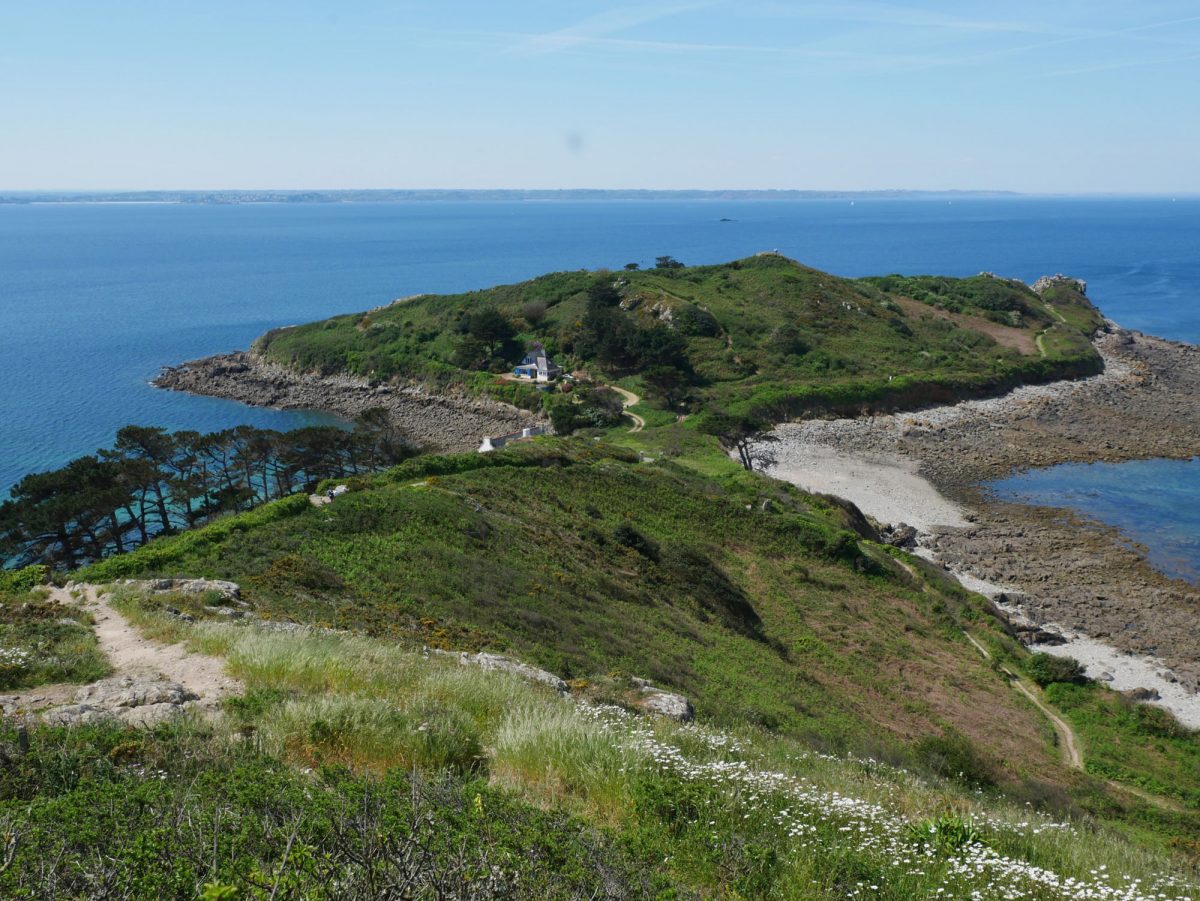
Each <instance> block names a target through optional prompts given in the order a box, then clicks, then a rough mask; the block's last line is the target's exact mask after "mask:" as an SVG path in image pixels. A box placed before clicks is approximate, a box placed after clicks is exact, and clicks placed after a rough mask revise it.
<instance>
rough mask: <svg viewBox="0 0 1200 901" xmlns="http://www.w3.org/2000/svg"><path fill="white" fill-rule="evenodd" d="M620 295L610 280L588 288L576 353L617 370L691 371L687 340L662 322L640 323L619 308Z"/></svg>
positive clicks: (596, 283) (593, 284)
mask: <svg viewBox="0 0 1200 901" xmlns="http://www.w3.org/2000/svg"><path fill="white" fill-rule="evenodd" d="M620 303H621V295H620V293H619V292H618V291H617V289H616V287H615V286H614V285H613V283H612V282H611V281H610V280H609V279H605V278H600V279H597V280H596V281H594V282H593V283H592V284H591V286H590V287H589V288H588V292H587V308H586V310H585V312H584V314H583V320H582V321H581V323H580V328H579V333H578V335H577V337H576V339H575V350H576V352H577V353H578V354H579V355H580V356H582V357H584V358H586V359H592V360H595V361H596V362H597V363H599V364H600V365H601V366H602V367H604V368H606V369H610V370H614V371H632V370H637V369H646V368H649V367H652V366H670V367H674V368H675V369H678V370H680V371H681V372H684V373H690V372H691V365H690V363H689V361H688V358H687V342H686V341H685V340H684V338H683V337H682V336H681V335H679V334H678V333H677V332H676V331H675V330H674V329H671V328H669V327H668V326H666V325H663V324H661V323H659V324H654V325H649V326H640V325H638V323H637V322H636V321H635V320H634V319H633V318H632V317H630V316H627V315H625V313H624V312H623V311H622V310H621V308H620Z"/></svg>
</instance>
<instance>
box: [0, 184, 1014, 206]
mask: <svg viewBox="0 0 1200 901" xmlns="http://www.w3.org/2000/svg"><path fill="white" fill-rule="evenodd" d="M1022 196H1026V195H1022V194H1019V193H1017V192H1015V191H987V190H947V191H905V190H899V189H896V190H880V191H803V190H774V189H772V190H747V189H730V190H677V191H658V190H649V189H627V190H621V189H614V190H608V189H586V188H570V189H562V190H555V189H536V188H531V189H499V188H498V189H473V188H452V189H413V190H407V189H364V190H327V191H326V190H317V191H305V190H295V191H271V190H262V191H251V190H228V191H0V204H10V205H11V204H18V205H28V204H35V203H38V204H48V203H73V204H78V203H182V204H241V203H413V202H426V203H428V202H438V201H440V202H446V201H451V202H474V203H480V202H489V201H495V202H509V203H511V202H513V201H555V200H558V201H564V200H566V201H584V200H597V201H608V200H611V201H629V200H717V201H721V200H724V201H730V200H742V201H745V200H792V201H795V200H921V199H930V200H938V199H952V200H953V199H964V200H965V199H973V198H980V199H992V200H994V199H999V198H1008V197H1012V198H1016V197H1022Z"/></svg>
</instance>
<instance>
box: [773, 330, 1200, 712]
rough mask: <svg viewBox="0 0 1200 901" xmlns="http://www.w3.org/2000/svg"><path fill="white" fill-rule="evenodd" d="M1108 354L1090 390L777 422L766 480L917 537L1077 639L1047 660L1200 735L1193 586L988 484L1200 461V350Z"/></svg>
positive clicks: (1124, 340) (964, 576)
mask: <svg viewBox="0 0 1200 901" xmlns="http://www.w3.org/2000/svg"><path fill="white" fill-rule="evenodd" d="M1097 346H1098V347H1099V349H1100V350H1101V352H1102V353H1103V354H1104V356H1105V360H1106V369H1105V372H1104V373H1102V374H1100V375H1097V376H1093V377H1091V378H1088V379H1082V380H1078V381H1072V382H1059V383H1053V384H1049V385H1040V386H1031V387H1025V388H1020V389H1017V390H1016V391H1013V392H1011V393H1009V394H1007V395H1004V396H1003V397H998V398H992V399H988V400H981V401H969V402H965V403H961V404H956V405H953V406H944V407H935V408H931V409H927V410H922V411H919V412H913V413H900V414H894V415H885V416H873V417H864V418H861V419H841V420H809V421H805V422H798V423H789V424H785V425H781V426H779V427H778V428H777V429H776V430H775V432H774V433H773V436H774V439H775V440H774V441H772V442H771V444H770V453H771V454H772V455H773V456H774V457H775V459H776V464H775V465H774V466H772V467H771V468H770V469H769V470H768V472H769V473H770V474H771V475H774V476H775V477H777V478H781V479H784V480H786V481H789V482H792V483H794V484H796V485H798V486H800V487H802V488H804V489H806V490H809V491H818V492H824V493H830V494H836V495H839V496H842V497H845V498H847V499H849V500H851V501H853V502H854V503H855V504H856V505H857V506H858V507H859V508H860V509H862V510H863V512H864V513H866V514H867V515H868V516H870V517H872V518H874V519H875V520H877V521H878V522H880V523H881V524H891V525H896V524H899V523H905V524H907V525H909V526H912V527H914V528H915V529H917V531H918V533H919V539H918V541H919V545H920V546H919V547H918V548H917V550H918V552H919V553H921V554H922V556H927V557H929V558H930V559H933V560H936V561H937V562H939V563H941V564H942V565H944V566H946V567H947V568H948V569H949V570H950V571H952V572H953V573H955V574H956V575H957V576H958V577H959V579H960V581H962V582H963V584H964V585H965V586H966V587H967V588H969V589H971V590H973V591H978V592H980V593H983V594H986V595H988V596H991V597H993V598H998V599H1000V601H1001V602H1002V603H1001V606H1002V608H1003V609H1005V610H1006V612H1007V613H1008V614H1009V615H1010V616H1011V617H1012V618H1013V619H1014V621H1017V622H1024V623H1028V624H1032V625H1036V626H1039V627H1041V628H1042V629H1044V630H1046V631H1048V632H1052V633H1057V634H1059V635H1061V636H1062V637H1063V638H1064V639H1066V643H1065V644H1055V645H1047V646H1038V649H1039V650H1044V651H1047V652H1049V653H1056V654H1063V655H1067V656H1072V657H1075V658H1076V659H1078V660H1080V662H1082V663H1084V664H1085V665H1086V666H1087V671H1088V675H1089V676H1091V677H1093V678H1096V679H1098V680H1101V681H1103V682H1105V683H1106V684H1108V685H1110V686H1111V687H1113V688H1115V689H1117V690H1121V691H1127V690H1132V689H1136V688H1143V689H1152V690H1153V691H1155V692H1157V693H1158V695H1159V696H1160V700H1156V701H1152V703H1159V704H1161V705H1162V706H1164V707H1166V708H1168V709H1170V710H1171V711H1172V712H1173V713H1175V715H1176V716H1177V717H1178V718H1179V719H1180V721H1181V722H1183V723H1185V724H1187V725H1189V726H1193V727H1200V694H1198V693H1197V692H1198V691H1200V630H1198V629H1197V628H1196V626H1195V622H1196V614H1197V613H1198V612H1200V594H1198V589H1197V587H1196V586H1193V585H1190V584H1189V583H1186V582H1181V581H1178V580H1171V579H1168V578H1166V577H1165V576H1163V575H1161V574H1160V573H1158V572H1157V571H1155V570H1153V569H1152V568H1151V567H1150V566H1149V565H1148V564H1147V563H1146V561H1145V559H1144V554H1142V553H1141V552H1139V550H1138V549H1137V548H1136V547H1131V546H1130V543H1129V542H1128V541H1127V540H1125V539H1123V537H1122V536H1121V535H1120V534H1119V533H1117V532H1116V530H1115V529H1112V528H1110V527H1108V526H1105V525H1103V524H1101V523H1096V522H1092V521H1089V520H1082V519H1080V518H1078V517H1074V516H1071V515H1066V514H1065V511H1062V510H1055V509H1052V508H1042V507H1027V506H1024V505H1020V504H1007V503H1000V502H998V501H996V500H995V499H994V498H991V497H990V496H988V494H987V493H986V492H985V491H984V490H982V489H981V488H980V487H979V483H980V482H981V481H983V480H986V479H991V478H997V477H1000V476H1003V475H1005V474H1007V473H1009V472H1012V471H1015V470H1019V469H1024V468H1029V467H1031V466H1042V465H1053V464H1056V463H1062V462H1071V461H1079V460H1095V459H1104V460H1109V461H1113V462H1118V461H1121V460H1129V459H1137V458H1144V457H1149V456H1171V457H1189V456H1193V455H1196V454H1198V453H1200V412H1198V411H1197V410H1196V409H1195V407H1196V405H1195V403H1194V400H1193V398H1194V397H1195V396H1198V395H1197V393H1196V391H1197V388H1200V356H1198V355H1197V352H1196V351H1197V349H1196V348H1192V347H1191V346H1188V345H1180V344H1175V343H1173V342H1167V341H1161V340H1159V339H1156V338H1151V337H1148V336H1142V335H1138V334H1136V333H1129V332H1125V331H1123V330H1120V329H1116V328H1112V329H1111V330H1110V333H1109V334H1107V335H1104V336H1102V337H1101V338H1100V339H1099V340H1098V342H1097Z"/></svg>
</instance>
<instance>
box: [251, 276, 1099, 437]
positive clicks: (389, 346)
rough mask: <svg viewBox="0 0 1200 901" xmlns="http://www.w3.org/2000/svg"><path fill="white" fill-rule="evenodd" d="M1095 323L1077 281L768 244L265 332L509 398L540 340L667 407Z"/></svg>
mask: <svg viewBox="0 0 1200 901" xmlns="http://www.w3.org/2000/svg"><path fill="white" fill-rule="evenodd" d="M1048 294H1049V292H1048ZM1060 309H1061V310H1062V311H1064V312H1060V311H1059V310H1060ZM1064 313H1065V315H1064ZM1100 323H1101V319H1100V316H1099V314H1098V312H1097V311H1096V310H1095V308H1093V307H1092V306H1091V304H1090V303H1088V301H1087V299H1086V298H1085V297H1083V296H1082V295H1081V294H1079V293H1078V292H1076V291H1074V290H1072V289H1069V288H1066V287H1057V288H1056V289H1055V297H1054V302H1053V304H1051V303H1049V302H1048V301H1046V300H1044V299H1042V298H1041V297H1039V296H1038V295H1036V294H1034V293H1033V292H1032V291H1031V290H1030V289H1029V288H1028V287H1026V286H1024V285H1022V284H1020V283H1019V282H1014V281H1009V280H1006V279H1000V278H996V277H993V276H989V275H979V276H974V277H971V278H965V279H947V278H902V277H899V276H892V277H887V278H876V279H859V280H851V279H843V278H839V277H837V276H833V275H829V274H827V273H823V272H819V271H817V270H815V269H810V268H808V267H806V266H803V265H801V264H799V263H797V262H795V261H793V260H789V259H787V258H785V257H782V256H779V255H778V254H760V255H758V256H754V257H750V258H747V259H744V260H736V261H734V262H731V263H726V264H723V265H717V266H694V267H683V266H677V265H673V264H672V263H671V262H667V263H666V265H665V266H664V267H663V268H656V269H652V270H623V271H620V272H616V273H613V272H606V271H601V272H586V271H578V272H561V273H554V274H550V275H545V276H542V277H540V278H536V279H533V280H531V281H527V282H522V283H520V284H516V285H504V286H500V287H496V288H489V289H486V290H481V291H472V292H469V293H466V294H457V295H448V296H435V295H422V296H419V297H416V298H411V299H407V300H404V301H398V302H396V303H395V304H393V305H391V306H388V307H385V308H382V309H379V310H374V311H371V312H369V313H362V314H353V315H348V316H339V317H335V318H333V319H329V320H326V321H324V322H317V323H312V324H309V325H304V326H299V327H294V328H288V329H281V330H276V331H274V332H271V333H268V334H267V335H265V336H263V338H261V339H260V341H259V342H258V347H259V348H260V349H261V350H262V351H263V352H264V353H265V354H266V356H267V357H268V358H269V359H271V360H273V361H276V362H279V363H282V364H285V365H288V366H292V367H295V368H298V369H302V370H306V371H319V372H324V373H332V372H338V371H349V372H352V373H355V374H358V375H362V376H366V377H369V378H372V379H378V380H388V379H396V380H400V381H410V380H411V381H421V382H433V383H435V384H440V385H443V386H451V385H459V386H464V387H466V388H468V389H469V390H474V391H483V392H491V393H494V394H497V395H498V396H502V397H503V396H508V397H510V398H511V397H512V396H513V388H512V386H510V385H503V384H498V383H496V382H495V381H494V380H493V379H491V378H489V377H488V376H487V375H486V373H487V372H489V371H494V372H502V371H504V370H505V369H507V368H508V366H509V365H511V364H512V363H513V362H515V361H517V360H518V359H519V358H520V354H521V352H522V349H523V348H524V347H525V346H526V344H527V343H529V342H532V341H540V342H542V343H544V344H545V345H546V346H547V348H548V349H549V350H550V351H551V353H553V354H555V355H557V356H558V357H559V358H560V362H562V363H563V364H564V365H565V366H566V368H567V369H568V370H570V369H574V368H584V369H587V370H589V371H591V372H593V373H594V374H597V375H598V374H600V373H603V374H605V375H606V376H609V377H612V376H616V377H620V376H622V375H630V374H641V375H642V376H643V382H642V384H643V386H644V387H645V388H646V389H647V390H648V393H649V394H651V395H653V396H655V398H656V399H657V400H659V401H660V402H661V403H662V404H663V405H667V406H670V407H671V408H672V409H675V408H677V407H679V406H680V405H683V406H685V407H691V408H696V407H698V406H702V405H704V404H706V403H711V402H716V403H720V404H724V405H727V406H730V405H732V406H735V407H737V408H739V409H744V410H747V411H753V412H756V413H758V414H761V415H765V416H767V417H769V418H783V417H786V416H790V415H795V414H797V413H800V412H804V411H809V410H815V409H832V410H842V411H854V410H857V409H859V408H861V407H863V406H887V405H893V404H894V405H901V406H913V405H919V404H922V403H928V402H931V401H936V400H939V399H949V398H953V397H957V396H964V395H969V394H975V393H981V392H988V391H995V390H998V389H1000V388H1002V387H1004V386H1011V385H1013V384H1017V383H1020V382H1023V381H1041V380H1046V379H1051V378H1062V377H1069V376H1075V375H1081V374H1090V373H1093V372H1096V371H1098V369H1099V368H1100V367H1101V365H1102V364H1101V362H1100V359H1099V357H1098V356H1097V355H1096V353H1095V351H1094V349H1093V348H1092V347H1091V345H1090V343H1089V341H1088V340H1087V337H1088V336H1089V335H1090V334H1091V332H1092V331H1094V330H1095V328H1097V327H1098V326H1099V325H1100Z"/></svg>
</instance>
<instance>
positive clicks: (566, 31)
mask: <svg viewBox="0 0 1200 901" xmlns="http://www.w3.org/2000/svg"><path fill="white" fill-rule="evenodd" d="M685 17H686V18H691V19H699V18H701V17H704V18H707V19H709V20H710V22H709V24H711V22H712V20H713V19H714V18H730V17H732V18H736V19H738V20H741V21H755V20H758V21H764V22H771V21H776V22H780V23H782V22H793V23H811V24H812V25H813V26H814V27H813V28H812V29H809V30H807V31H806V32H805V33H802V34H795V35H794V37H795V38H797V39H798V40H796V41H795V42H794V43H789V42H787V41H776V42H770V43H763V42H755V41H754V40H753V39H751V40H749V41H746V42H741V43H739V42H726V41H705V40H672V39H669V38H667V37H658V36H656V35H650V36H646V34H645V28H646V26H651V25H654V24H656V23H660V22H664V21H665V20H670V19H675V18H685ZM1195 22H1200V16H1184V17H1177V18H1170V19H1166V18H1164V19H1161V20H1157V21H1153V22H1148V23H1139V24H1134V25H1128V26H1124V27H1119V28H1096V27H1078V26H1076V25H1074V24H1071V23H1066V24H1064V23H1062V22H1053V21H1050V22H1042V23H1032V22H1029V21H1027V20H1025V19H1024V18H1021V17H1015V18H1013V19H1011V20H1009V19H995V18H970V17H967V16H961V15H951V14H947V13H943V12H939V11H934V10H924V9H917V8H911V7H900V8H897V7H895V6H891V5H884V4H880V3H871V2H845V3H835V4H831V3H786V4H785V3H779V2H765V3H754V2H750V3H740V4H736V5H733V4H729V3H727V2H722V0H706V2H692V3H674V4H651V5H646V6H638V7H622V8H618V9H613V10H608V11H606V12H603V13H598V14H596V15H593V16H589V17H588V18H585V19H583V20H582V21H580V22H577V23H576V24H573V25H569V26H566V27H563V28H559V29H556V30H553V31H547V32H543V33H533V34H531V33H521V32H507V31H505V32H493V33H491V34H489V35H487V39H488V40H490V41H497V42H502V43H503V47H502V48H501V53H502V54H503V55H517V56H527V57H536V56H544V55H550V54H561V53H570V52H573V51H583V50H600V51H607V52H610V53H626V54H630V55H644V56H653V55H673V54H741V55H747V56H762V57H764V59H762V60H755V61H754V63H753V64H752V67H753V68H755V69H760V70H770V69H771V68H773V67H779V66H784V67H786V66H788V65H790V64H792V63H806V64H825V65H832V66H835V67H837V71H839V72H840V74H843V75H850V76H868V77H870V76H886V75H895V74H906V73H914V74H915V73H921V72H925V71H930V70H937V69H951V68H975V69H978V68H981V67H983V66H986V65H990V64H993V63H1000V62H1003V61H1004V60H1006V59H1009V58H1016V57H1021V56H1029V55H1033V54H1037V53H1039V52H1044V51H1050V50H1054V49H1056V48H1064V47H1070V46H1072V45H1078V46H1080V47H1081V48H1082V47H1085V46H1086V45H1087V44H1088V43H1090V42H1097V43H1099V42H1109V43H1113V42H1117V43H1125V44H1128V45H1129V48H1130V50H1132V51H1134V52H1135V53H1136V51H1137V49H1138V45H1139V44H1140V45H1142V46H1143V49H1146V48H1149V47H1161V46H1175V47H1180V48H1183V49H1185V50H1187V49H1194V48H1200V45H1197V44H1196V43H1195V42H1194V41H1190V40H1188V38H1187V37H1186V36H1185V37H1180V36H1177V35H1174V34H1160V33H1157V32H1161V31H1163V30H1164V29H1168V28H1172V27H1179V26H1185V25H1188V24H1192V23H1195ZM839 25H840V26H843V27H845V26H848V27H849V30H848V31H847V30H842V31H833V32H830V31H829V29H830V27H832V26H839ZM897 29H904V30H905V31H906V32H907V33H908V34H909V36H910V41H909V43H910V46H912V49H911V50H910V51H909V52H906V53H896V52H894V51H893V50H890V49H889V47H888V45H889V44H894V38H895V34H896V30H897ZM659 30H662V29H659ZM630 31H635V32H637V35H636V36H631V35H628V34H626V32H630ZM1020 37H1024V38H1026V40H1023V41H1022V40H1014V39H1018V38H1020ZM955 40H958V41H960V42H961V43H963V44H964V46H958V47H956V48H954V49H948V44H947V41H955ZM981 41H982V42H985V43H984V44H983V45H982V46H976V47H974V48H972V47H970V46H969V44H970V43H976V44H978V43H979V42H981ZM998 42H999V45H997V44H998ZM1192 58H1193V57H1192V55H1191V54H1187V53H1184V54H1177V55H1174V56H1169V57H1168V56H1161V55H1154V54H1153V53H1150V54H1149V55H1146V56H1144V57H1143V56H1135V58H1133V59H1126V60H1120V61H1117V62H1112V61H1107V62H1102V63H1101V62H1096V63H1090V62H1089V61H1088V60H1086V59H1082V60H1076V62H1078V63H1080V64H1079V65H1076V66H1069V65H1067V66H1064V65H1061V63H1063V62H1064V61H1063V60H1057V62H1059V63H1060V65H1059V66H1058V67H1057V68H1054V69H1050V70H1047V69H1046V68H1042V67H1040V66H1039V68H1037V69H1034V70H1032V71H1028V70H1027V71H1023V72H1021V73H1020V77H1021V78H1022V79H1028V78H1040V77H1063V76H1067V75H1073V74H1085V73H1089V72H1101V71H1106V70H1109V69H1120V68H1129V67H1135V66H1151V65H1156V64H1169V63H1172V62H1181V61H1186V60H1190V59H1192ZM1046 62H1050V61H1049V60H1046Z"/></svg>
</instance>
